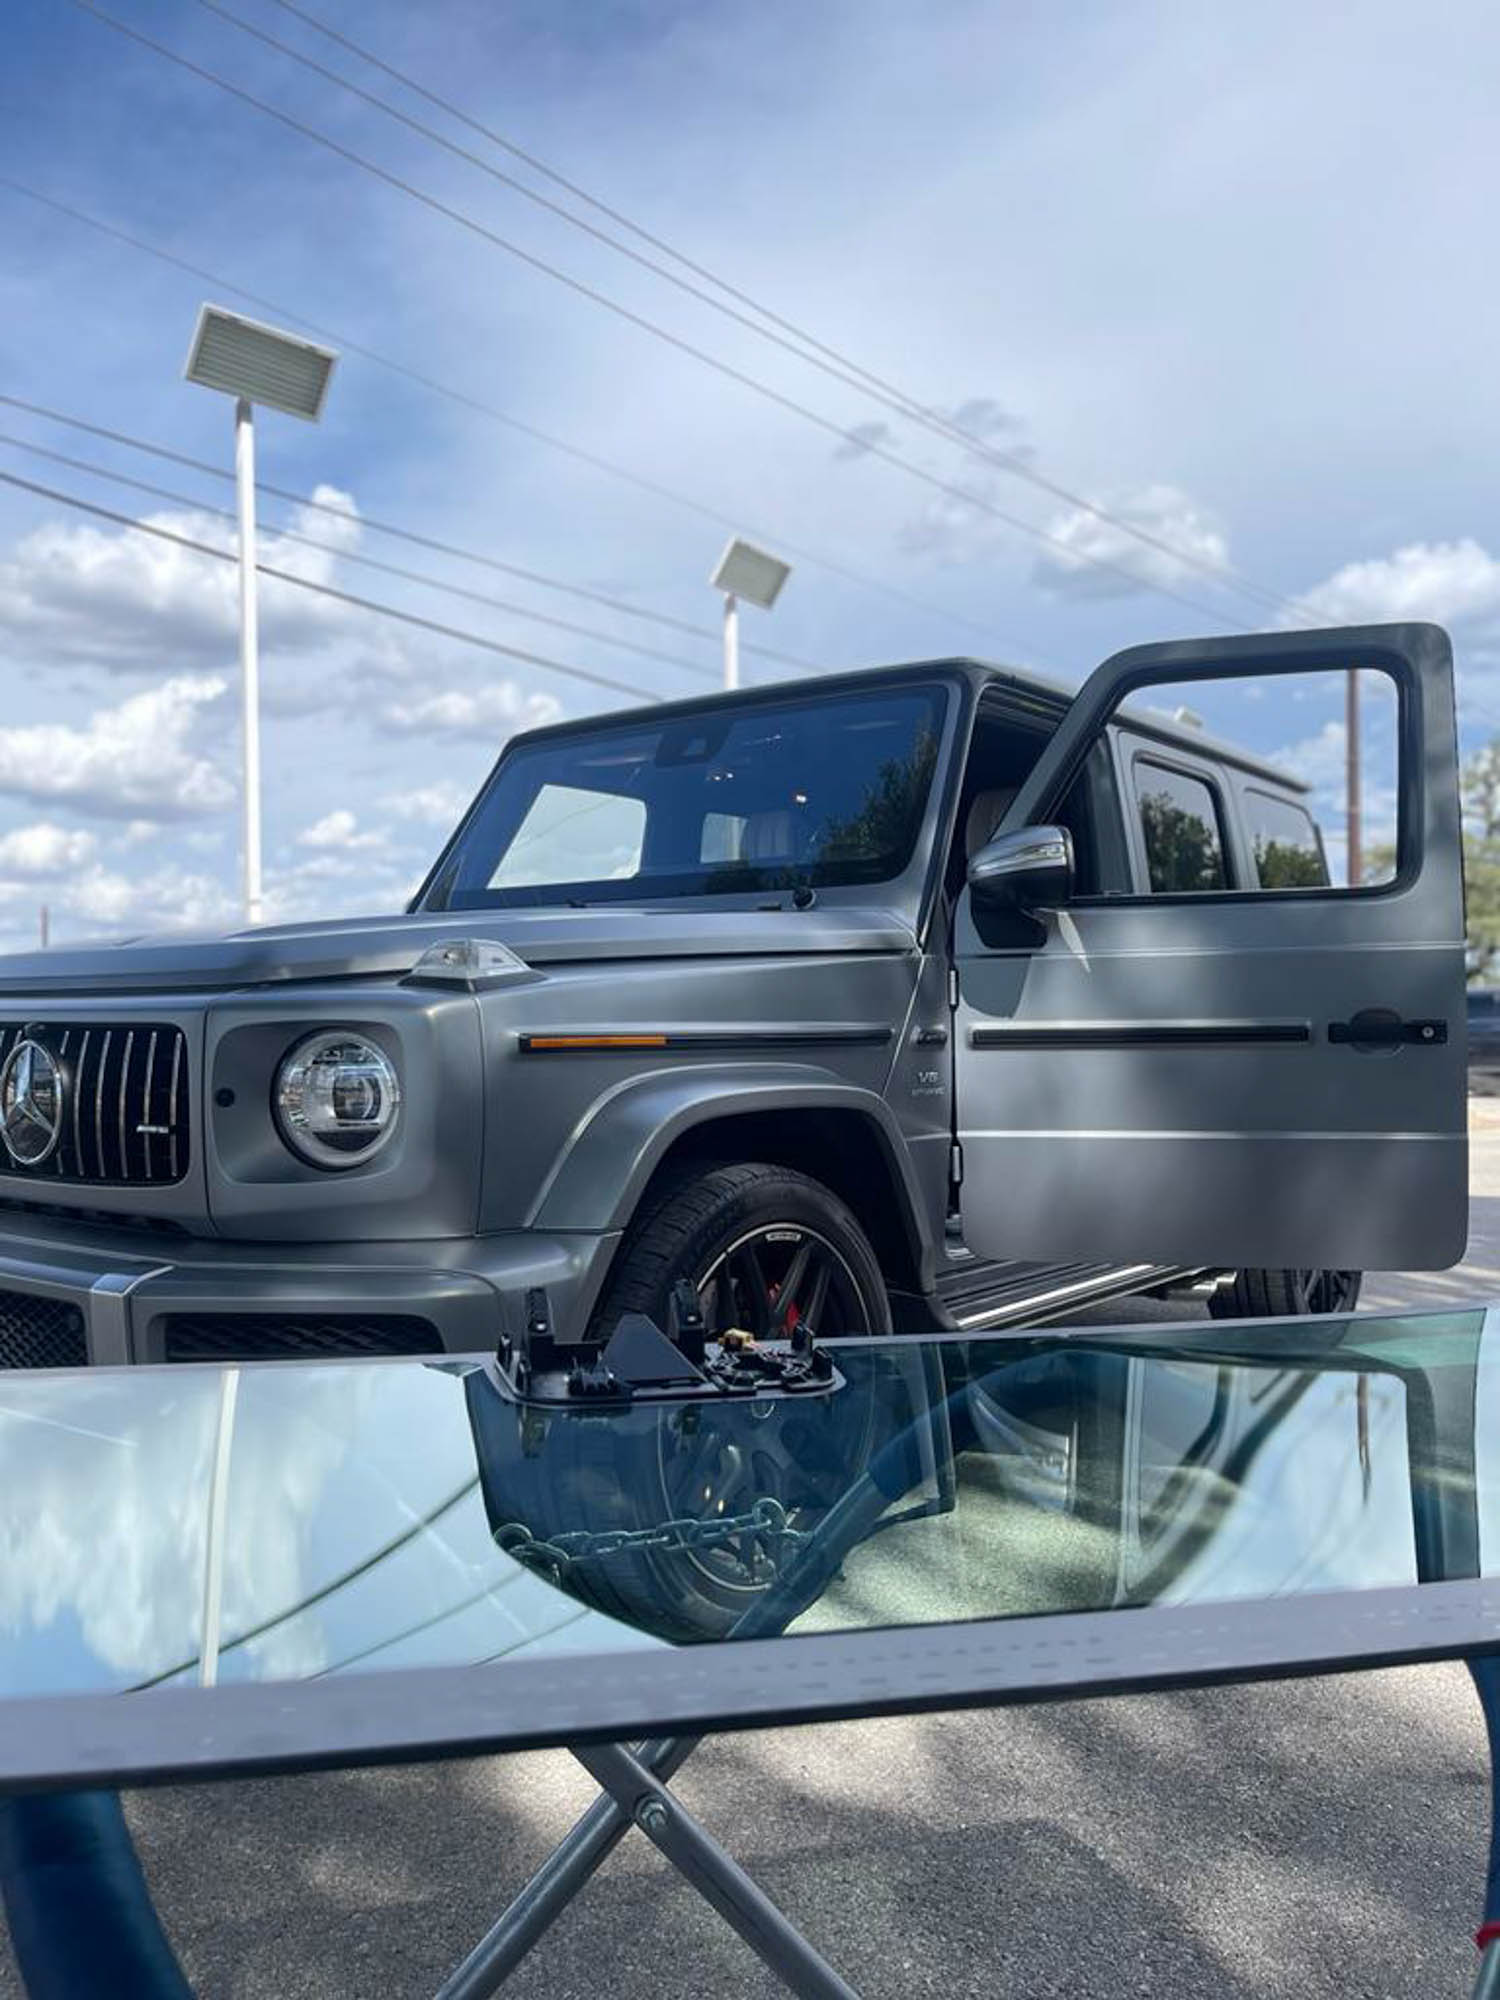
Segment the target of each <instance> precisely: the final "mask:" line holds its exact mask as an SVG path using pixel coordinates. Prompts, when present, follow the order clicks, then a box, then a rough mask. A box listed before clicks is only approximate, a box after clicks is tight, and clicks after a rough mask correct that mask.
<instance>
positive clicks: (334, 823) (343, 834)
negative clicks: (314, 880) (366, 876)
mask: <svg viewBox="0 0 1500 2000" xmlns="http://www.w3.org/2000/svg"><path fill="white" fill-rule="evenodd" d="M297 845H298V846H299V847H323V848H342V849H345V850H350V851H352V850H354V849H357V848H372V847H384V846H385V835H384V834H383V833H361V832H360V831H359V822H358V820H357V819H356V818H355V817H354V814H353V813H352V812H350V811H349V810H348V808H347V807H344V806H339V807H337V808H336V809H335V810H334V811H333V812H330V813H325V814H324V815H323V817H322V818H321V819H320V820H314V822H313V824H312V825H311V826H308V827H304V828H303V829H302V831H301V833H299V834H298V835H297Z"/></svg>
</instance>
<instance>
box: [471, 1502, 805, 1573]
mask: <svg viewBox="0 0 1500 2000" xmlns="http://www.w3.org/2000/svg"><path fill="white" fill-rule="evenodd" d="M741 1536H749V1537H751V1538H752V1539H753V1540H754V1541H755V1542H756V1543H757V1544H765V1543H767V1542H771V1543H777V1544H780V1543H786V1544H789V1545H791V1546H792V1547H795V1546H796V1544H797V1543H798V1542H800V1541H802V1540H803V1539H804V1537H803V1535H802V1533H801V1531H800V1530H799V1529H797V1528H794V1527H792V1526H791V1525H790V1524H789V1523H788V1521H787V1516H786V1509H785V1507H783V1506H782V1504H781V1502H780V1501H779V1500H772V1499H771V1498H770V1497H769V1496H767V1497H766V1498H765V1499H762V1500H757V1501H756V1503H755V1505H754V1506H753V1507H752V1508H751V1510H750V1512H749V1513H748V1514H730V1515H727V1516H725V1517H723V1518H722V1519H718V1520H708V1521H695V1520H692V1519H691V1518H683V1519H680V1520H675V1521H661V1522H658V1524H657V1525H656V1526H655V1527H654V1528H607V1529H601V1530H600V1531H599V1532H597V1533H590V1532H589V1531H588V1530H587V1529H585V1528H579V1529H575V1530H573V1531H571V1532H569V1533H566V1534H561V1535H549V1536H541V1535H533V1534H532V1532H531V1530H530V1529H529V1528H528V1527H527V1526H526V1525H525V1523H524V1522H522V1521H507V1522H506V1523H505V1524H504V1525H503V1526H501V1527H499V1528H497V1529H496V1530H495V1544H496V1546H497V1547H498V1548H499V1549H501V1550H502V1551H503V1552H504V1554H506V1555H508V1556H511V1557H513V1558H514V1560H515V1561H516V1562H519V1563H524V1564H525V1565H526V1567H527V1568H528V1569H532V1570H537V1571H540V1572H541V1574H542V1575H544V1576H550V1577H552V1579H553V1580H554V1581H555V1582H561V1581H562V1576H563V1572H564V1571H565V1570H567V1569H568V1568H569V1567H570V1566H571V1565H572V1564H574V1563H589V1562H604V1561H607V1560H608V1558H609V1557H610V1556H618V1555H627V1554H628V1555H635V1554H637V1553H638V1552H640V1551H642V1550H647V1549H649V1550H651V1551H653V1552H657V1553H664V1554H665V1553H670V1554H673V1555H678V1554H685V1553H687V1552H688V1551H690V1550H694V1549H714V1548H721V1547H722V1546H723V1545H724V1544H725V1543H726V1542H733V1541H738V1540H739V1539H740V1537H741Z"/></svg>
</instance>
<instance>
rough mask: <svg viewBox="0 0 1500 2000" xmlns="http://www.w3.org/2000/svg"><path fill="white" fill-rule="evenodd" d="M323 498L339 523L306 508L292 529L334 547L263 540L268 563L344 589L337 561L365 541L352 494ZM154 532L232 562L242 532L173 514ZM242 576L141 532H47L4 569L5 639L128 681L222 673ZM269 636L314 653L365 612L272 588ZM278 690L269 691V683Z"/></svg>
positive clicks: (265, 591) (273, 537)
mask: <svg viewBox="0 0 1500 2000" xmlns="http://www.w3.org/2000/svg"><path fill="white" fill-rule="evenodd" d="M314 498H315V499H316V500H318V501H319V502H321V503H322V504H323V505H324V506H326V507H329V508H332V509H334V510H335V511H334V512H332V513H325V512H322V511H321V510H320V509H313V508H309V507H299V508H297V509H296V510H295V511H294V515H293V522H292V525H293V527H294V529H295V531H296V532H297V533H299V534H305V535H310V536H314V537H316V538H317V539H318V540H319V541H320V542H323V543H325V544H327V547H326V548H318V549H313V548H308V547H306V546H304V545H303V544H301V543H299V542H292V541H288V540H287V539H285V537H284V536H281V535H278V534H277V533H276V532H275V531H274V530H272V531H269V532H263V533H262V535H261V538H260V559H261V561H262V562H265V563H269V564H272V565H273V566H274V567H276V568H277V569H282V570H285V571H287V573H288V574H289V575H292V576H296V577H300V578H303V579H305V580H307V581H309V582H312V583H329V582H331V581H332V580H333V577H334V574H335V570H336V564H337V557H338V554H339V553H340V552H342V551H347V550H352V549H353V548H354V547H355V546H356V545H357V543H358V541H359V538H360V524H359V515H358V510H357V509H356V507H355V504H354V500H353V498H352V496H351V495H349V494H347V493H344V492H341V491H340V490H339V489H338V488H337V487H333V486H319V487H318V488H316V490H315V493H314ZM144 518H145V519H146V520H147V521H148V522H150V523H151V524H152V525H153V526H156V527H159V528H163V529H166V530H167V531H168V532H169V533H171V534H175V535H184V536H186V537H188V538H189V539H190V540H193V541H198V542H204V543H206V544H208V546H209V547H211V548H214V549H219V550H222V551H224V552H225V553H226V554H232V553H233V552H234V548H235V537H234V529H233V527H232V526H231V524H230V523H229V522H227V521H222V520H220V519H219V518H218V517H217V516H216V515H213V514H208V513H198V512H194V511H190V510H184V509H177V510H162V511H158V512H156V513H154V514H149V515H147V516H145V517H144ZM238 587H239V586H238V574H237V570H236V566H235V564H234V563H233V562H222V561H215V560H213V559H212V558H210V557H208V556H205V555H201V554H199V553H198V552H197V551H195V550H192V549H186V548H183V547H181V546H180V545H179V544H178V543H175V542H169V541H163V540H161V539H159V538H158V537H156V536H152V535H142V534H138V533H135V532H132V531H131V530H130V529H116V528H103V527H95V526H93V525H92V524H87V525H82V524H75V523H72V522H66V523H64V522H46V523H44V524H43V525H42V526H41V527H39V528H36V529H34V530H33V531H32V533H30V534H29V535H26V536H24V537H23V538H22V539H21V541H20V542H19V543H18V544H17V546H16V549H15V553H14V554H13V556H12V557H11V558H10V560H9V561H7V562H4V563H0V632H5V633H8V634H9V635H11V637H12V638H13V639H17V640H22V641H24V642H25V645H26V647H27V650H28V651H29V652H31V653H32V654H42V655H45V657H46V658H47V659H48V660H49V661H50V662H51V663H53V664H58V663H61V662H63V661H71V662H74V663H84V664H87V665H90V666H100V667H107V668H113V669H117V670H124V671H128V672H136V673H139V672H143V671H149V670H153V669H154V670H157V671H159V670H160V668H161V667H162V665H163V664H164V663H165V662H168V661H170V662H172V663H173V664H175V665H180V666H200V667H201V666H209V665H212V666H223V665H226V664H227V663H228V662H229V660H230V659H232V657H233V653H234V647H235V643H236V634H237V631H238V618H239V611H238ZM260 603H261V626H262V636H263V641H264V643H265V645H266V647H267V648H268V649H269V650H275V649H280V648H285V649H289V650H290V649H295V650H303V651H305V650H307V649H310V648H319V647H324V646H327V645H328V644H330V643H332V642H334V641H336V640H338V639H341V638H343V637H344V636H345V635H346V634H347V633H348V632H350V631H351V630H353V629H354V626H353V621H354V620H356V619H358V620H359V621H360V628H361V630H362V631H367V627H368V621H367V619H366V618H365V616H364V614H363V613H360V612H357V611H355V610H353V609H352V607H350V606H347V605H342V604H339V603H337V602H335V601H334V600H332V599H329V598H322V597H318V596H315V595H313V594H312V593H311V592H309V591H303V590H297V589H295V588H293V587H292V586H290V585H288V584H285V583H280V582H278V581H276V580H275V579H273V578H265V577H263V578H262V579H261V589H260ZM268 687H269V684H268Z"/></svg>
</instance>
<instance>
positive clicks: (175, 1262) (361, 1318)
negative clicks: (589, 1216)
mask: <svg viewBox="0 0 1500 2000" xmlns="http://www.w3.org/2000/svg"><path fill="white" fill-rule="evenodd" d="M617 1241H618V1238H617V1237H615V1236H611V1235H589V1234H584V1233H582V1232H555V1233H552V1234H547V1235H543V1234H540V1233H535V1232H532V1231H520V1230H515V1231H508V1232H504V1233H502V1234H498V1235H494V1236H484V1237H469V1238H462V1239H457V1240H455V1239H442V1240H438V1241H426V1242H420V1243H417V1242H412V1243H345V1244H319V1245H303V1244H244V1243H234V1244H226V1243H218V1242H205V1241H201V1240H199V1239H197V1238H191V1237H178V1236H170V1235H167V1234H165V1233H164V1232H157V1231H154V1230H153V1231H151V1232H149V1233H146V1232H137V1231H134V1230H124V1229H109V1228H97V1229H86V1228H80V1227H75V1226H74V1225H72V1224H68V1223H55V1222H53V1221H52V1220H51V1219H50V1218H46V1217H42V1216H31V1215H28V1216H26V1217H25V1218H24V1221H21V1220H13V1219H11V1218H6V1221H5V1224H4V1225H3V1226H0V1367H4V1366H10V1367H42V1368H45V1367H66V1366H77V1365H79V1364H82V1363H85V1362H88V1363H93V1364H96V1365H101V1366H119V1365H122V1364H126V1363H132V1362H169V1361H195V1360H266V1359H294V1358H301V1359H306V1358H310V1357H316V1356H319V1355H323V1356H329V1355H337V1354H401V1353H407V1354H410V1353H454V1354H474V1353H482V1352H493V1350H494V1347H495V1344H496V1341H497V1340H498V1338H499V1336H500V1334H501V1333H502V1332H503V1333H507V1334H509V1335H510V1336H511V1337H512V1338H515V1337H516V1336H517V1335H518V1334H519V1333H520V1331H521V1329H522V1326H523V1325H524V1322H525V1316H526V1312H527V1299H528V1294H531V1293H534V1292H536V1291H538V1290H542V1291H545V1293H546V1294H547V1302H548V1306H549V1309H550V1313H551V1317H552V1324H553V1327H554V1329H555V1330H556V1332H557V1333H558V1335H559V1337H561V1338H563V1339H568V1338H574V1339H577V1338H581V1337H582V1332H583V1328H584V1326H585V1325H586V1323H587V1317H588V1313H589V1310H590V1308H591V1307H592V1304H593V1301H594V1297H595V1294H596V1292H597V1289H598V1283H599V1280H600V1278H601V1277H602V1275H603V1272H604V1271H605V1270H606V1269H607V1267H608V1263H609V1259H610V1257H611V1255H612V1254H613V1251H614V1247H615V1245H616V1243H617Z"/></svg>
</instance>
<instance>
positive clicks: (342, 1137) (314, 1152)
mask: <svg viewBox="0 0 1500 2000" xmlns="http://www.w3.org/2000/svg"><path fill="white" fill-rule="evenodd" d="M275 1105H276V1123H277V1125H278V1126H279V1127H280V1128H281V1136H282V1138H283V1139H285V1141H286V1143H287V1144H288V1145H289V1146H290V1147H291V1149H292V1151H293V1152H294V1153H298V1154H300V1155H301V1157H302V1158H303V1159H304V1160H309V1161H311V1163H312V1164H313V1166H315V1167H358V1166H362V1165H363V1164H364V1162H365V1161H366V1160H368V1159H369V1158H370V1157H371V1155H372V1154H373V1153H376V1152H378V1151H379V1150H380V1148H381V1147H382V1146H383V1145H384V1144H385V1142H386V1140H387V1139H389V1138H390V1136H391V1134H392V1132H394V1131H395V1129H396V1114H397V1112H398V1111H399V1110H400V1108H401V1082H400V1079H399V1078H398V1076H397V1075H396V1069H395V1065H394V1064H393V1063H392V1061H391V1059H390V1057H389V1056H388V1055H387V1054H386V1053H385V1051H384V1049H381V1048H378V1047H377V1046H376V1045H375V1043H374V1042H372V1041H369V1040H367V1039H366V1038H365V1036H363V1035H355V1034H350V1033H348V1032H347V1031H345V1030H331V1031H327V1032H325V1033H323V1034H318V1035H308V1036H307V1037H306V1038H305V1039H304V1040H303V1041H300V1042H298V1043H297V1045H296V1046H295V1048H293V1049H291V1050H289V1051H288V1053H287V1055H286V1057H285V1058H284V1059H283V1061H282V1065H281V1068H280V1069H279V1070H278V1071H277V1072H276V1091H275Z"/></svg>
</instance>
